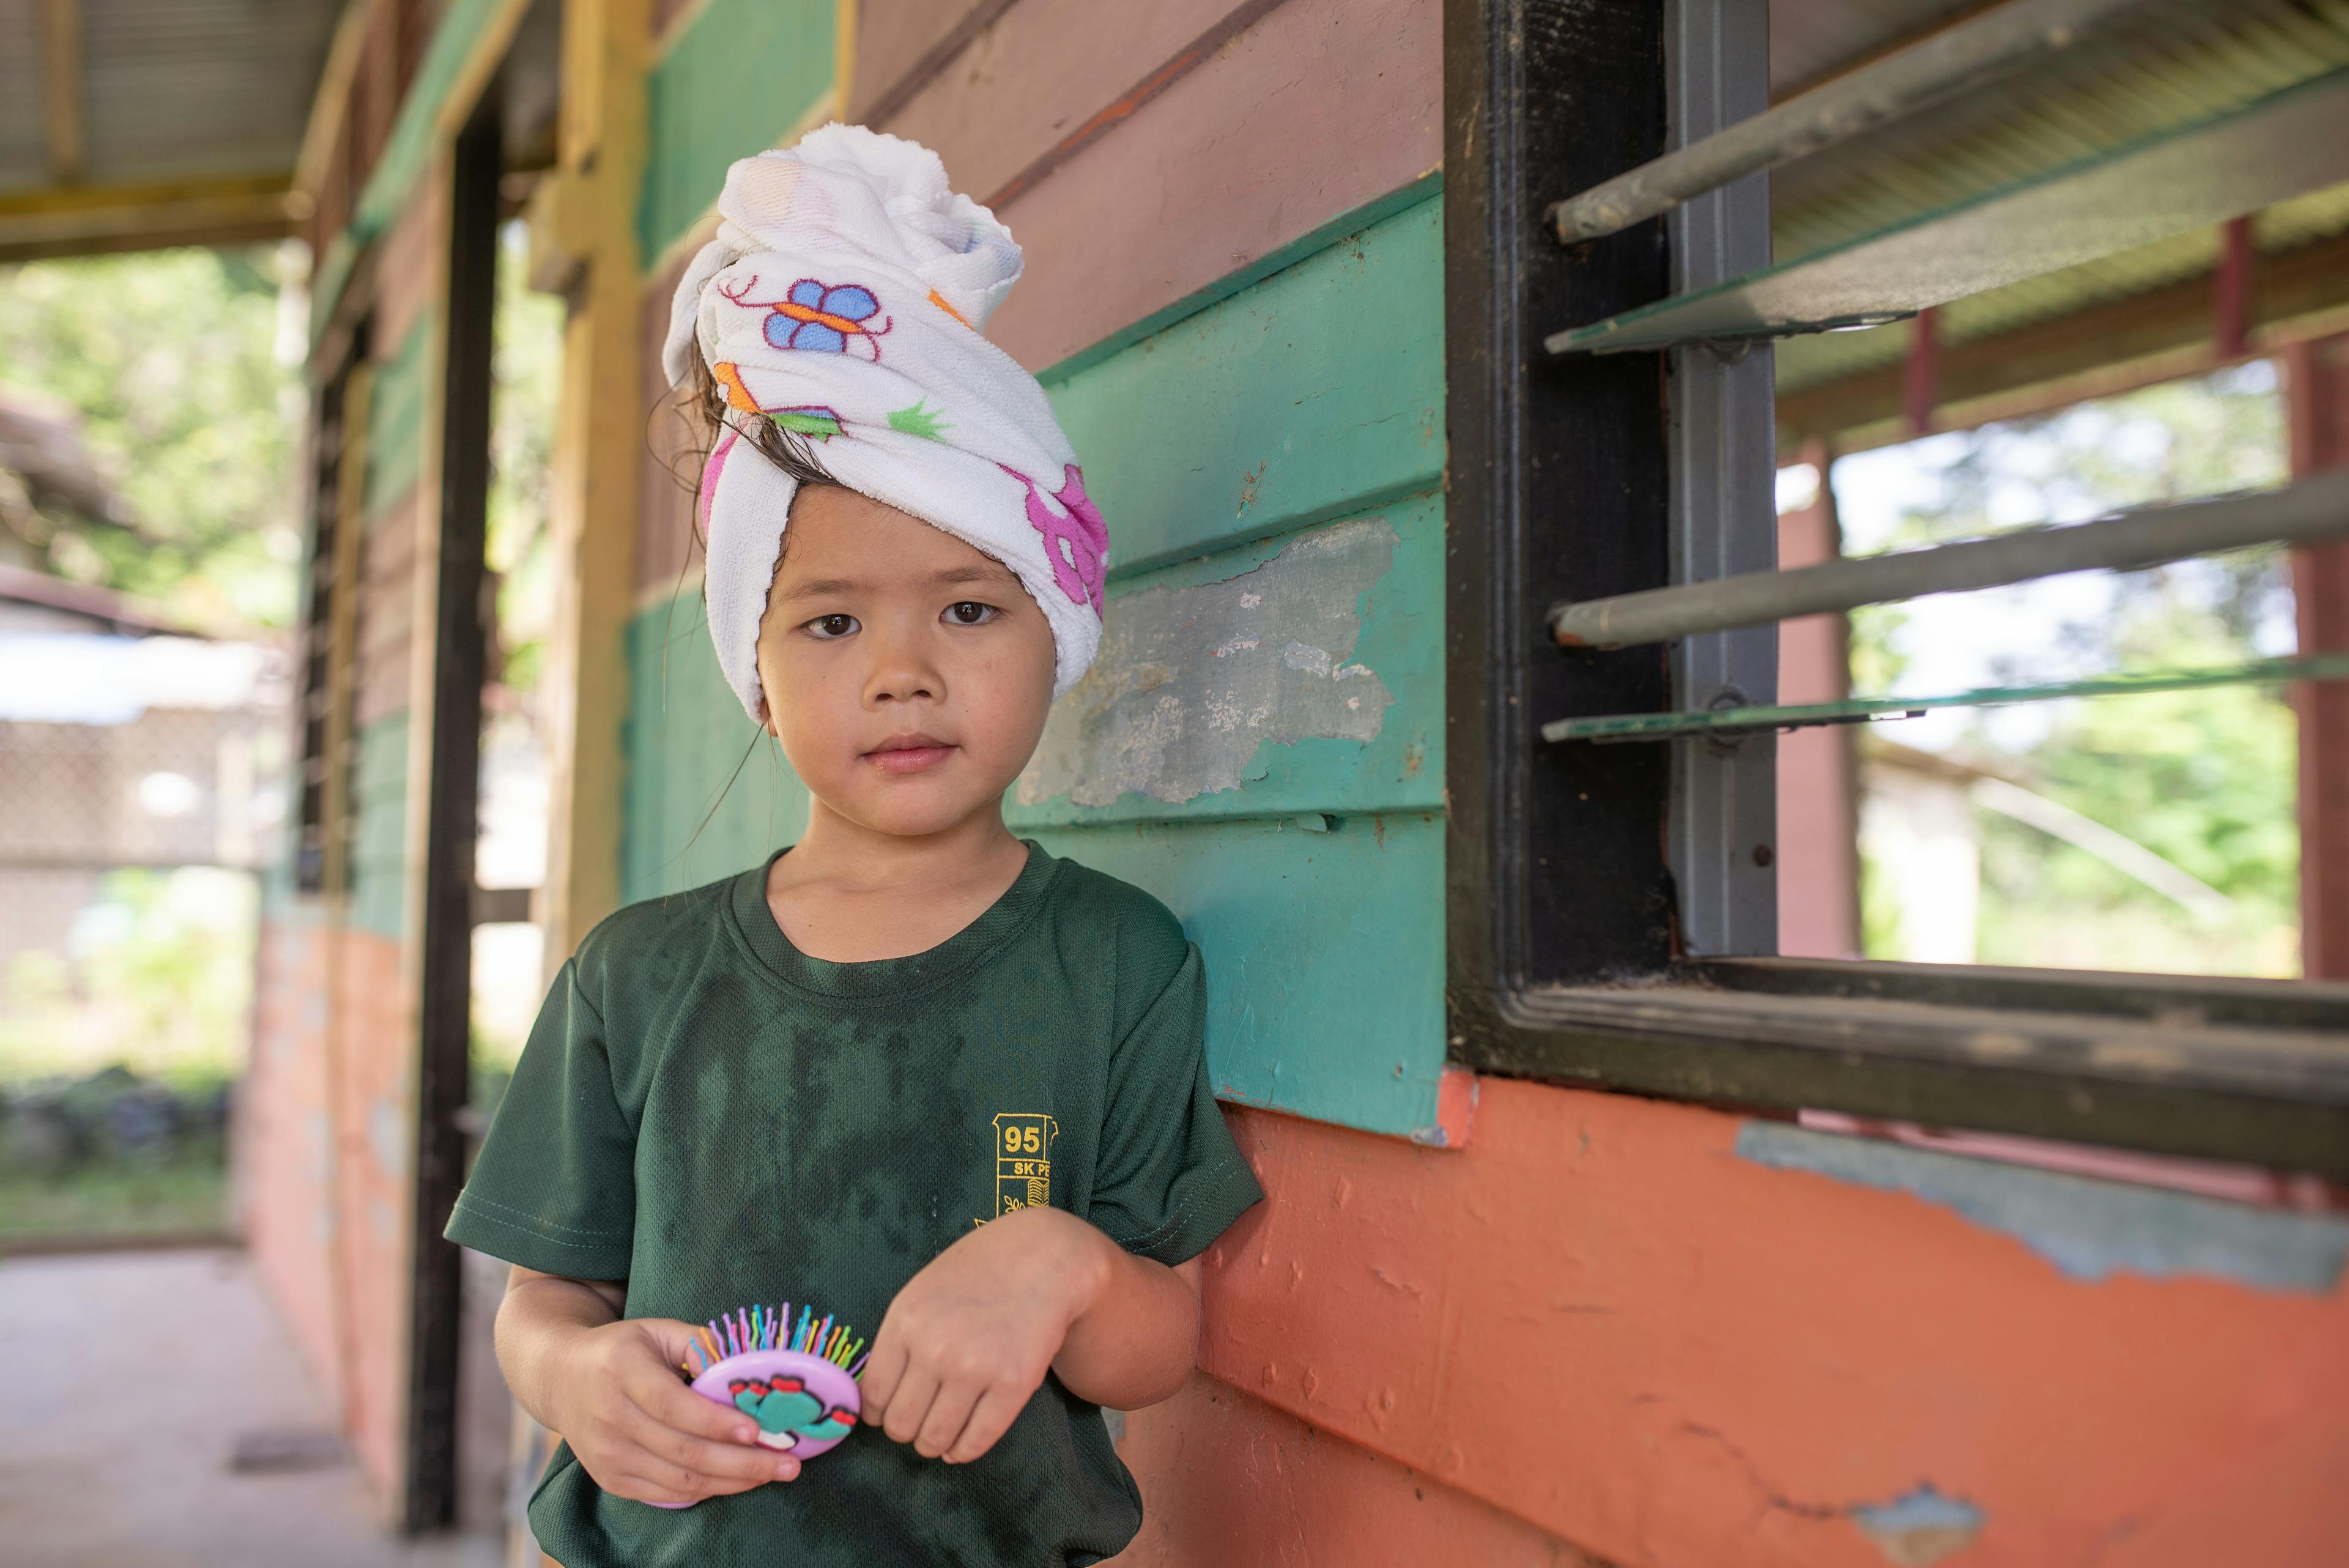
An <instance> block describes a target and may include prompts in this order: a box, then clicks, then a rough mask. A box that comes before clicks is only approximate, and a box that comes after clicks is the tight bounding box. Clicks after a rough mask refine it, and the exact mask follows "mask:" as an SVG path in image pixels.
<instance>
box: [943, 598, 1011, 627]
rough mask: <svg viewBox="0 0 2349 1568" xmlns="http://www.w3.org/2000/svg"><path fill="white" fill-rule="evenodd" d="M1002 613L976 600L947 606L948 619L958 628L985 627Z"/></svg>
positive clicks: (967, 600) (966, 600)
mask: <svg viewBox="0 0 2349 1568" xmlns="http://www.w3.org/2000/svg"><path fill="white" fill-rule="evenodd" d="M1002 613H1003V612H1002V611H1001V610H999V609H997V608H996V607H994V606H993V605H983V604H980V603H978V601H977V600H974V599H965V600H963V601H962V602H961V603H960V604H952V605H948V606H947V620H948V621H949V622H951V623H952V624H954V625H956V626H985V625H986V624H987V623H988V621H991V620H993V619H994V618H996V617H997V616H999V615H1001V614H1002Z"/></svg>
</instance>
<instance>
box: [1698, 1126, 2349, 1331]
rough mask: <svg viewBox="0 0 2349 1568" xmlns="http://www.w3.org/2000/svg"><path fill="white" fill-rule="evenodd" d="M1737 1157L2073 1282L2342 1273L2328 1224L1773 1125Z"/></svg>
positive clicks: (1740, 1147)
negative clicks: (1926, 1218) (1946, 1218)
mask: <svg viewBox="0 0 2349 1568" xmlns="http://www.w3.org/2000/svg"><path fill="white" fill-rule="evenodd" d="M1737 1153H1738V1156H1739V1157H1740V1158H1744V1159H1750V1160H1753V1161H1754V1163H1756V1164H1758V1165H1766V1166H1771V1167H1774V1168H1777V1169H1780V1170H1801V1171H1808V1172H1810V1173H1812V1174H1813V1175H1816V1176H1825V1177H1830V1178H1832V1179H1836V1180H1837V1181H1848V1182H1853V1183H1856V1184H1857V1185H1859V1186H1862V1187H1875V1188H1881V1189H1886V1190H1889V1191H1895V1192H1907V1193H1910V1194H1913V1195H1914V1196H1916V1197H1918V1198H1920V1199H1924V1200H1925V1201H1926V1202H1928V1203H1936V1204H1940V1206H1942V1207H1943V1208H1946V1209H1951V1210H1956V1211H1957V1212H1958V1213H1960V1214H1961V1215H1963V1216H1965V1217H1966V1218H1967V1219H1968V1220H1972V1221H1973V1222H1974V1223H1975V1224H1977V1225H1981V1226H1984V1227H1986V1228H1988V1229H1990V1230H1992V1231H2000V1232H2002V1233H2003V1234H2005V1235H2008V1236H2012V1237H2013V1238H2014V1239H2015V1240H2016V1241H2021V1242H2022V1243H2023V1245H2024V1246H2026V1247H2028V1248H2030V1249H2031V1250H2032V1251H2034V1252H2036V1253H2038V1254H2039V1255H2040V1256H2041V1257H2043V1258H2044V1259H2046V1260H2047V1261H2048V1262H2050V1263H2053V1264H2054V1266H2055V1267H2056V1268H2058V1269H2060V1270H2062V1271H2063V1272H2064V1273H2065V1274H2067V1275H2069V1276H2070V1277H2072V1278H2073V1279H2075V1280H2089V1281H2095V1280H2104V1279H2108V1278H2110V1277H2111V1276H2112V1275H2114V1274H2139V1275H2143V1276H2145V1277H2146V1278H2148V1279H2157V1280H2160V1279H2174V1278H2178V1277H2179V1276H2182V1275H2197V1274H2199V1275H2202V1276H2204V1277H2206V1278H2209V1279H2219V1280H2227V1281H2230V1282H2233V1283H2235V1284H2239V1285H2248V1286H2250V1287H2251V1288H2252V1289H2255V1290H2266V1291H2304V1292H2308V1293H2313V1294H2317V1295H2323V1294H2325V1293H2329V1292H2331V1291H2332V1290H2333V1287H2334V1286H2335V1285H2336V1284H2337V1283H2339V1282H2340V1279H2341V1274H2342V1270H2343V1267H2344V1262H2349V1220H2344V1219H2343V1218H2341V1217H2340V1216H2339V1215H2335V1214H2292V1213H2285V1212H2282V1211H2279V1210H2268V1209H2252V1208H2250V1207H2248V1206H2246V1205H2243V1204H2240V1203H2230V1202H2227V1201H2225V1200H2224V1199H2216V1198H2199V1197H2195V1196H2193V1195H2191V1194H2188V1193H2183V1192H2165V1191H2161V1190H2159V1189H2154V1188H2149V1187H2131V1186H2128V1185H2127V1184H2126V1183H2123V1182H2118V1181H2106V1180H2101V1179H2097V1178H2095V1177H2087V1176H2070V1175H2066V1174H2064V1173H2062V1172H2060V1171H2052V1170H2034V1169H2031V1168H2026V1167H2023V1166H2013V1165H1996V1164H1992V1163H1991V1162H1990V1161H1987V1160H1981V1159H1972V1158H1967V1157H1965V1156H1963V1155H1954V1154H1942V1153H1940V1152H1939V1151H1937V1150H1933V1149H1922V1148H1907V1147H1902V1146H1901V1145H1899V1144H1892V1143H1879V1142H1876V1141H1873V1140H1871V1139H1867V1138H1857V1137H1847V1136H1845V1135H1842V1134H1839V1133H1823V1132H1813V1131H1811V1130H1809V1129H1808V1128H1805V1127H1787V1126H1785V1124H1784V1123H1780V1122H1760V1121H1754V1122H1747V1123H1746V1124H1745V1125H1744V1126H1743V1127H1739V1128H1738V1129H1737Z"/></svg>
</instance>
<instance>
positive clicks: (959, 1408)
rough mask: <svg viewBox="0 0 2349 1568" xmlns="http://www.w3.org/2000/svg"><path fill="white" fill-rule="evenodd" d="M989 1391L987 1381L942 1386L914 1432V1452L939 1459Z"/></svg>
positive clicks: (925, 1457)
mask: <svg viewBox="0 0 2349 1568" xmlns="http://www.w3.org/2000/svg"><path fill="white" fill-rule="evenodd" d="M986 1391H987V1387H986V1385H985V1384H978V1385H972V1384H966V1383H948V1384H945V1385H942V1386H940V1387H939V1389H938V1394H937V1397H936V1398H935V1399H933V1400H931V1401H930V1412H929V1414H928V1415H926V1416H925V1417H922V1424H921V1427H920V1428H918V1429H917V1430H916V1432H915V1433H914V1451H915V1452H916V1453H917V1454H919V1455H921V1456H922V1458H924V1459H936V1458H937V1457H938V1456H939V1455H941V1454H943V1453H945V1452H946V1451H947V1449H949V1448H952V1447H953V1446H954V1441H955V1439H956V1438H959V1437H961V1436H962V1429H963V1428H964V1427H965V1426H967V1425H968V1423H969V1421H970V1413H971V1408H972V1407H974V1406H976V1405H977V1404H978V1397H979V1396H980V1395H981V1394H983V1393H985V1392H986ZM891 1435H892V1436H895V1434H894V1433H892V1434H891Z"/></svg>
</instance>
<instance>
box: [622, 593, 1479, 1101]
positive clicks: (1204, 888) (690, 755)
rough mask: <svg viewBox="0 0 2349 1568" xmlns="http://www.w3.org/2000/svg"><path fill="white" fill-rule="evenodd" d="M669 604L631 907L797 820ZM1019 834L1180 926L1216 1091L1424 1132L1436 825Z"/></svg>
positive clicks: (1433, 1025)
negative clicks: (1164, 910)
mask: <svg viewBox="0 0 2349 1568" xmlns="http://www.w3.org/2000/svg"><path fill="white" fill-rule="evenodd" d="M676 608H677V617H676V620H675V622H674V623H673V624H667V625H666V626H665V623H667V610H666V609H665V608H659V607H657V608H654V609H649V610H647V611H645V612H643V613H641V614H640V615H638V616H637V617H636V620H635V621H634V622H633V623H632V624H631V626H630V628H629V663H630V670H631V676H632V679H633V680H634V681H635V683H636V691H637V692H638V693H640V696H639V698H638V705H637V707H636V711H634V712H632V713H631V714H630V716H629V719H628V721H627V724H626V749H627V756H628V778H627V786H626V797H625V803H624V815H625V820H626V850H625V857H624V869H623V888H624V893H625V897H626V898H629V899H631V900H635V899H639V898H655V897H658V896H659V895H661V894H663V893H668V892H674V891H677V890H678V889H681V888H690V887H696V886H698V885H699V884H701V883H704V882H708V881H711V880H713V879H715V878H717V877H723V876H726V875H729V874H730V873H731V872H734V871H739V870H740V869H741V868H742V867H745V866H748V865H750V864H752V863H754V862H755V861H757V860H758V859H759V858H760V857H761V856H763V855H765V854H766V853H768V852H769V851H770V850H771V849H773V848H774V847H776V846H781V845H784V844H788V843H790V842H791V841H792V839H793V838H795V837H796V836H798V835H799V833H800V831H801V830H802V827H803V826H805V822H806V798H807V797H806V794H805V792H804V791H803V790H802V787H801V786H800V784H798V782H797V781H796V780H795V779H793V778H792V776H791V774H790V773H789V771H788V769H786V768H784V767H783V766H782V764H781V759H780V757H779V756H778V754H777V753H776V752H775V749H774V747H773V746H772V744H771V742H767V741H765V740H763V739H761V740H760V741H759V742H758V743H757V744H756V746H755V747H751V746H750V738H751V736H752V734H753V732H752V730H751V727H750V722H749V720H747V719H746V718H744V717H743V715H742V712H741V710H740V707H739V706H737V705H736V703H735V701H734V697H733V693H732V692H731V691H729V690H728V689H727V687H726V684H725V682H724V680H722V679H720V677H719V673H718V669H717V661H716V659H715V658H714V657H713V656H712V655H711V653H710V651H709V638H708V635H707V631H706V628H705V627H704V623H703V622H702V620H701V618H700V616H699V614H698V608H699V607H698V603H697V602H696V601H694V600H692V599H689V598H688V599H684V600H680V601H679V602H678V605H677V607H676ZM1433 647H1440V644H1434V645H1432V647H1431V657H1433ZM664 650H666V655H667V669H666V671H664V670H663V654H664ZM746 749H748V750H749V752H750V760H749V762H748V763H747V764H745V765H743V766H742V768H741V770H740V774H737V773H736V764H737V763H740V762H741V761H742V759H743V757H744V754H745V751H746ZM1429 772H1431V773H1432V774H1433V777H1434V778H1435V779H1436V780H1438V781H1440V780H1441V777H1442V774H1441V770H1440V769H1431V770H1429ZM729 780H731V784H730V785H729ZM713 802H717V803H718V805H717V809H716V810H715V811H714V812H712V811H711V809H710V808H711V805H712V803H713ZM1014 815H1015V818H1016V817H1017V816H1018V815H1019V814H1017V813H1015V814H1014ZM705 818H706V820H705ZM1332 823H1334V826H1330V829H1329V830H1328V831H1313V830H1312V829H1314V828H1319V827H1324V826H1328V825H1330V824H1332ZM1019 831H1020V832H1021V833H1022V835H1023V836H1030V837H1033V838H1036V839H1038V840H1039V841H1040V842H1041V843H1043V844H1044V845H1045V846H1046V847H1048V848H1050V850H1051V851H1052V852H1053V853H1054V854H1056V855H1061V854H1065V855H1068V856H1071V857H1073V858H1075V859H1078V860H1081V861H1082V862H1083V863H1085V864H1086V865H1089V866H1094V867H1099V868H1100V869H1102V870H1103V871H1106V872H1108V873H1110V874H1111V875H1112V876H1115V877H1124V878H1125V879H1126V880H1128V881H1130V882H1133V883H1134V884H1135V885H1136V886H1138V887H1142V888H1148V889H1149V890H1150V891H1151V892H1152V893H1154V894H1155V895H1157V896H1158V897H1159V898H1163V899H1164V900H1165V901H1166V903H1167V905H1168V907H1169V908H1171V909H1174V912H1175V913H1176V914H1177V915H1178V916H1180V917H1181V918H1182V919H1183V920H1184V922H1185V928H1186V929H1189V930H1190V932H1191V934H1192V939H1193V940H1195V941H1197V942H1198V943H1199V944H1200V947H1201V950H1202V951H1204V952H1206V954H1207V958H1208V986H1209V993H1210V999H1211V1000H1210V1023H1209V1050H1210V1060H1211V1063H1212V1064H1213V1065H1214V1070H1215V1072H1216V1083H1217V1085H1218V1092H1219V1093H1222V1094H1224V1095H1225V1096H1226V1097H1227V1098H1231V1099H1236V1100H1240V1101H1243V1102H1245V1103H1247V1104H1251V1105H1265V1106H1276V1107H1278V1108H1279V1109H1282V1110H1286V1111H1291V1112H1294V1113H1295V1114H1297V1115H1299V1116H1312V1117H1315V1118H1317V1119H1319V1120H1322V1121H1330V1122H1337V1123H1340V1124H1342V1125H1345V1126H1349V1127H1361V1128H1364V1129H1366V1130H1370V1131H1374V1132H1384V1133H1400V1134H1410V1133H1412V1132H1414V1131H1416V1130H1418V1129H1420V1128H1423V1127H1430V1126H1433V1123H1434V1121H1435V1109H1434V1106H1435V1083H1436V1078H1437V1076H1438V1075H1440V1074H1441V1072H1442V1070H1443V1065H1444V887H1443V882H1444V864H1443V863H1444V835H1443V824H1442V818H1441V816H1440V815H1439V814H1437V813H1436V812H1434V811H1420V812H1401V813H1395V814H1376V815H1334V816H1324V815H1318V814H1316V815H1303V816H1301V817H1299V818H1273V819H1270V820H1248V821H1228V820H1226V821H1215V820H1202V821H1196V822H1176V823H1135V824H1125V825H1117V826H1050V825H1046V824H1042V823H1040V822H1021V823H1020V824H1019Z"/></svg>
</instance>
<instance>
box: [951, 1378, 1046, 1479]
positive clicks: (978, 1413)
mask: <svg viewBox="0 0 2349 1568" xmlns="http://www.w3.org/2000/svg"><path fill="white" fill-rule="evenodd" d="M1026 1405H1027V1401H1026V1400H1025V1399H1015V1398H1013V1397H1011V1395H1010V1393H1009V1391H1007V1390H1005V1389H1003V1388H999V1387H997V1386H993V1385H989V1386H988V1388H987V1389H986V1390H985V1392H983V1393H981V1394H980V1395H979V1397H978V1404H977V1405H975V1406H973V1407H971V1412H970V1419H969V1420H968V1421H966V1422H964V1423H963V1428H962V1432H961V1435H960V1436H958V1437H957V1438H955V1439H954V1442H953V1444H952V1445H951V1446H950V1447H949V1448H947V1450H946V1452H945V1454H944V1455H943V1456H942V1457H943V1458H944V1459H946V1461H947V1463H948V1464H950V1465H967V1464H968V1463H969V1462H970V1461H971V1460H973V1459H978V1457H979V1456H980V1455H981V1454H984V1453H986V1452H987V1450H988V1449H991V1448H993V1447H995V1444H996V1440H997V1439H998V1438H1001V1437H1002V1436H1003V1434H1004V1433H1005V1432H1007V1431H1009V1430H1010V1429H1011V1423H1012V1421H1013V1419H1014V1418H1015V1417H1018V1416H1019V1412H1020V1410H1021V1409H1022V1408H1023V1407H1025V1406H1026Z"/></svg>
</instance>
